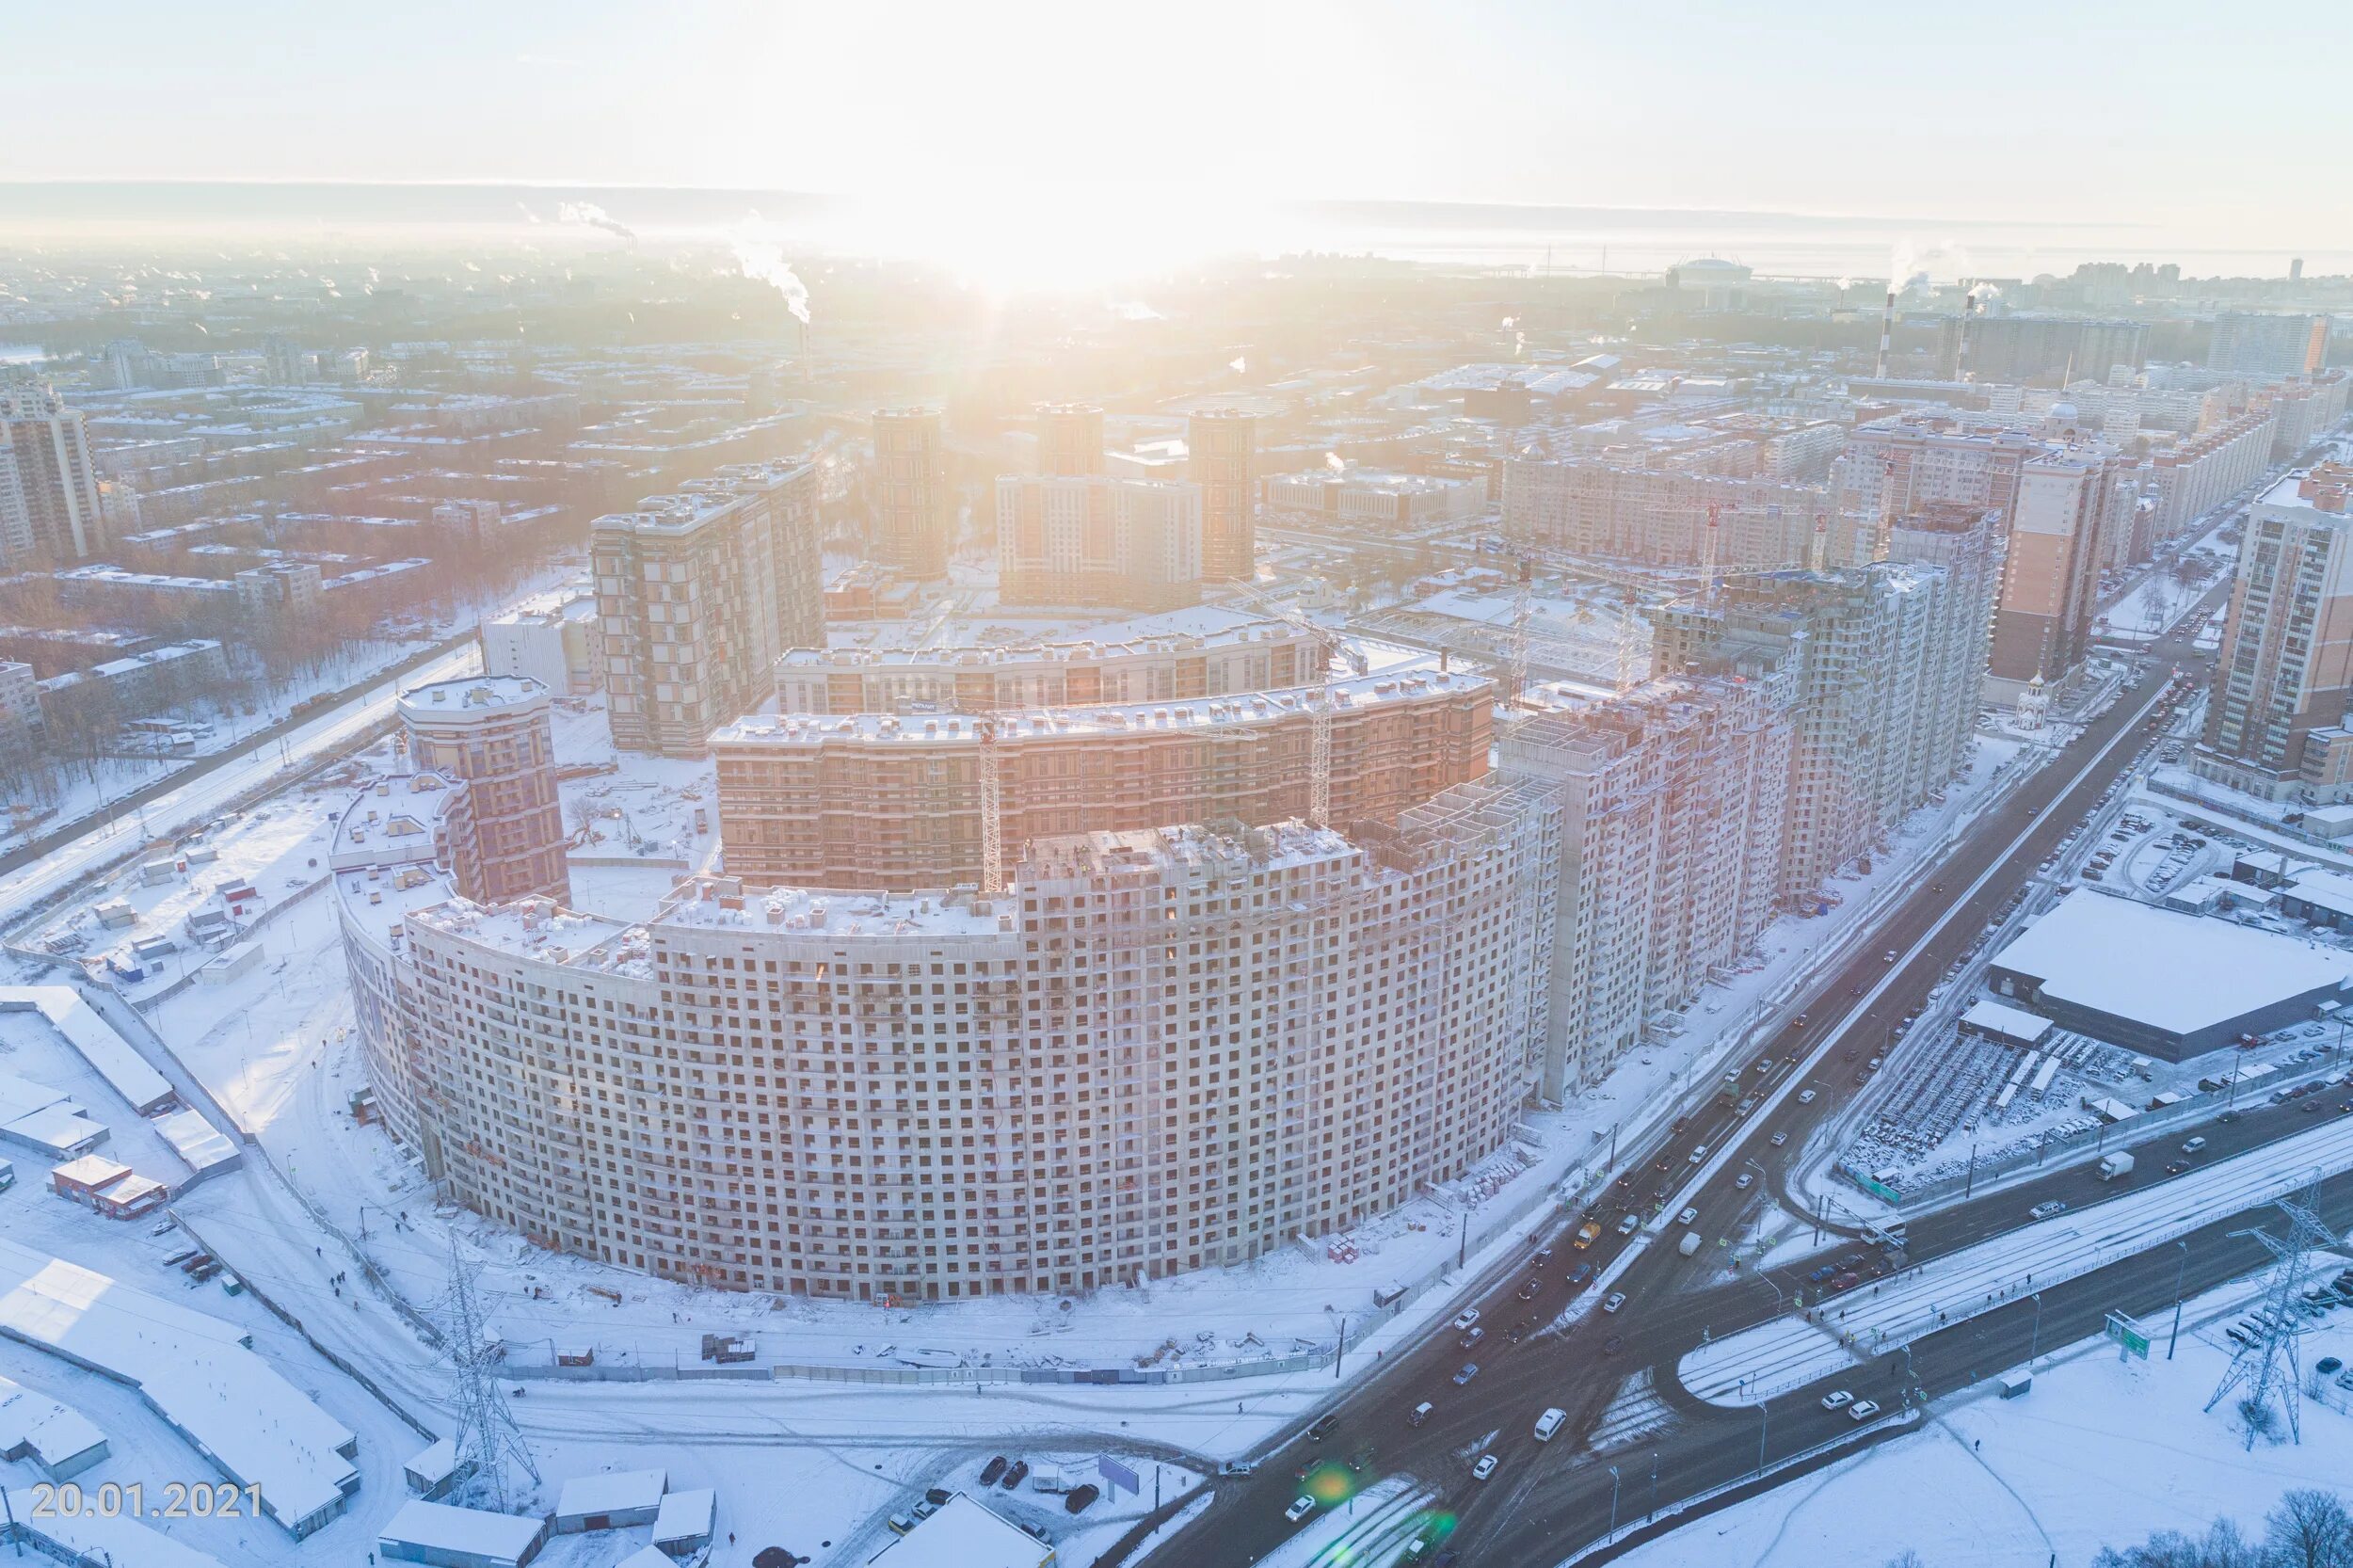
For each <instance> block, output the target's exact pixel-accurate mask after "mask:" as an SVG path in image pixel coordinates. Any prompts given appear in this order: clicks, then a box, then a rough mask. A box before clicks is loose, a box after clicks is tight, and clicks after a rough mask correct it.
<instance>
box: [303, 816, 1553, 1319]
mask: <svg viewBox="0 0 2353 1568" xmlns="http://www.w3.org/2000/svg"><path fill="white" fill-rule="evenodd" d="M1557 822H1558V815H1557V810H1556V809H1555V808H1554V804H1553V798H1552V792H1549V791H1547V790H1545V789H1542V788H1539V787H1536V786H1534V785H1531V784H1528V783H1520V782H1513V781H1507V780H1496V779H1482V780H1481V781H1479V782H1477V783H1474V784H1469V785H1465V786H1463V787H1462V788H1460V789H1458V790H1452V791H1449V792H1445V793H1442V794H1441V795H1439V796H1438V798H1436V799H1434V800H1432V801H1430V802H1427V803H1425V804H1423V805H1421V806H1418V807H1417V808H1414V809H1413V810H1411V811H1409V812H1407V813H1405V815H1404V817H1403V820H1401V821H1400V822H1399V823H1398V824H1395V826H1393V827H1389V828H1373V829H1370V830H1369V831H1366V832H1363V833H1360V834H1358V835H1357V836H1355V837H1354V838H1350V837H1343V836H1342V835H1341V834H1340V833H1338V832H1336V831H1332V830H1329V829H1323V828H1313V827H1308V826H1306V825H1305V824H1297V823H1289V824H1275V825H1273V826H1269V827H1266V828H1260V829H1253V830H1245V831H1241V832H1239V833H1230V832H1218V831H1215V830H1211V829H1207V828H1201V827H1192V826H1172V827H1161V828H1155V829H1147V830H1141V831H1136V832H1128V833H1095V834H1084V835H1078V836H1072V837H1063V838H1056V839H1051V840H1041V841H1039V842H1037V843H1035V844H1033V845H1031V846H1030V847H1029V849H1028V852H1027V853H1026V854H1024V855H1022V856H1019V857H1018V860H1017V862H1016V864H1014V865H1013V866H1012V867H1011V868H1009V869H1010V870H1011V872H1012V876H1011V884H1010V886H1009V888H1007V890H1006V892H1005V893H1004V894H1003V896H1001V897H1000V898H996V899H992V900H985V901H984V900H976V899H974V898H973V897H972V895H971V894H970V893H969V892H968V891H959V892H951V893H948V894H944V895H943V894H938V893H930V894H916V895H897V896H892V895H883V894H865V895H860V896H858V897H855V898H845V897H842V896H840V895H838V894H835V895H811V894H810V893H808V892H807V891H806V890H802V889H795V888H759V887H754V886H750V885H747V884H745V883H743V882H740V881H737V880H734V879H730V878H709V877H706V878H699V879H696V880H694V881H691V882H688V883H686V884H685V885H683V886H682V887H680V888H679V889H678V890H677V891H676V892H674V893H673V894H672V895H671V897H670V898H669V899H667V900H666V901H664V904H663V905H662V907H661V908H660V910H659V911H658V912H656V913H655V914H654V915H653V916H652V918H650V919H648V920H645V921H643V922H639V923H625V922H622V921H618V920H604V919H600V918H597V917H592V916H585V915H577V914H572V913H568V912H566V911H563V910H560V909H558V908H556V907H554V906H553V905H552V904H544V903H539V902H536V901H535V902H531V903H526V904H522V905H520V906H510V907H509V908H508V909H506V910H504V911H498V912H495V913H493V912H488V911H485V910H484V909H482V908H481V907H480V906H479V905H477V904H473V903H472V902H469V901H465V900H462V899H460V900H451V899H450V898H449V896H448V892H447V889H446V888H445V887H443V886H441V885H440V882H439V879H438V878H436V877H434V876H433V875H432V874H431V873H430V872H428V871H421V870H420V868H419V867H418V866H417V865H416V864H415V863H414V861H413V859H410V860H408V861H407V862H406V863H404V864H402V865H400V866H399V867H398V868H397V869H396V870H392V871H389V872H388V871H387V870H385V869H371V868H369V867H366V866H364V865H361V864H359V863H357V862H356V860H355V859H353V858H350V857H346V856H342V855H339V856H338V858H337V871H336V876H335V884H336V891H337V896H338V900H339V916H340V919H341V920H342V923H343V928H344V944H345V952H346V954H347V956H348V958H349V961H350V965H351V968H352V975H353V985H354V993H355V999H356V1002H357V1008H358V1014H359V1018H360V1033H361V1041H362V1047H363V1049H364V1052H365V1057H366V1061H367V1063H368V1070H369V1076H370V1080H371V1082H373V1083H374V1085H375V1087H376V1095H377V1097H378V1100H379V1102H380V1105H381V1109H382V1111H383V1112H384V1118H385V1124H386V1126H387V1127H389V1128H392V1129H393V1130H394V1131H395V1132H396V1133H397V1135H398V1136H399V1137H400V1138H401V1139H402V1141H403V1142H404V1143H405V1144H408V1146H409V1147H410V1148H411V1149H412V1150H413V1151H414V1152H415V1154H416V1156H417V1158H418V1159H419V1160H420V1161H421V1162H422V1163H423V1165H424V1170H425V1173H426V1174H427V1176H429V1177H431V1178H432V1179H433V1180H434V1181H435V1182H437V1183H440V1184H442V1187H443V1190H444V1191H446V1192H448V1193H449V1195H450V1196H451V1197H453V1198H454V1199H455V1200H456V1201H457V1202H459V1203H462V1204H464V1205H466V1206H467V1207H469V1208H472V1209H474V1210H475V1211H476V1212H478V1213H480V1214H482V1215H484V1216H486V1217H488V1219H490V1220H492V1221H493V1222H495V1223H498V1224H504V1225H507V1226H510V1227H512V1228H514V1229H516V1230H520V1232H522V1233H523V1234H525V1235H527V1236H529V1237H530V1238H532V1240H535V1241H536V1242H537V1243H538V1244H539V1245H541V1246H545V1247H549V1248H552V1249H553V1250H556V1251H560V1252H566V1253H570V1254H574V1255H577V1256H583V1257H588V1258H593V1259H595V1260H597V1261H599V1262H600V1263H607V1264H612V1265H615V1266H616V1267H621V1268H628V1269H636V1270H642V1271H644V1272H648V1273H652V1274H656V1275H660V1276H663V1277H665V1278H671V1279H680V1280H689V1281H693V1282H695V1283H696V1284H699V1285H706V1286H712V1287H718V1288H731V1289H742V1290H762V1291H773V1292H778V1293H783V1294H790V1295H809V1296H823V1297H830V1298H834V1299H840V1300H853V1301H877V1302H879V1301H883V1300H887V1299H895V1300H899V1301H936V1300H955V1299H961V1298H968V1297H976V1296H995V1295H1002V1294H1008V1293H1025V1294H1026V1293H1040V1294H1043V1293H1046V1292H1066V1291H1077V1290H1088V1289H1097V1288H1105V1287H1110V1286H1113V1285H1128V1284H1133V1283H1135V1282H1137V1281H1139V1280H1144V1279H1152V1278H1159V1277H1163V1276H1166V1275H1170V1274H1174V1273H1178V1272H1184V1271H1187V1270H1193V1269H1201V1268H1207V1267H1212V1266H1221V1265H1227V1264H1235V1263H1241V1262H1244V1261H1247V1260H1248V1259H1251V1258H1254V1257H1257V1256H1265V1255H1267V1254H1269V1253H1273V1252H1274V1251H1276V1250H1278V1249H1280V1248H1282V1247H1285V1246H1288V1245H1292V1244H1295V1243H1296V1242H1297V1241H1299V1240H1301V1239H1303V1238H1312V1237H1321V1236H1325V1235H1329V1234H1331V1233H1333V1232H1336V1231H1340V1230H1344V1229H1346V1228H1348V1227H1350V1226H1353V1225H1355V1224H1359V1223H1360V1222H1362V1221H1364V1220H1366V1219H1367V1218H1369V1217H1371V1216H1374V1215H1377V1214H1380V1213H1382V1212H1383V1211H1385V1210H1387V1209H1391V1208H1395V1207H1396V1206H1398V1205H1399V1204H1401V1203H1403V1202H1405V1201H1406V1200H1407V1199H1408V1198H1410V1197H1412V1196H1413V1195H1414V1194H1416V1193H1417V1192H1424V1191H1426V1190H1427V1189H1428V1188H1429V1187H1430V1185H1431V1184H1433V1183H1436V1182H1444V1181H1447V1180H1450V1179H1452V1178H1454V1177H1456V1176H1461V1175H1463V1174H1464V1173H1465V1172H1466V1171H1468V1170H1470V1169H1471V1168H1472V1167H1473V1166H1474V1165H1475V1164H1477V1162H1478V1161H1480V1160H1484V1159H1486V1158H1487V1157H1488V1156H1490V1155H1491V1154H1493V1153H1494V1152H1495V1151H1496V1150H1497V1148H1499V1147H1501V1146H1502V1145H1503V1144H1505V1143H1506V1141H1507V1140H1508V1139H1509V1138H1510V1137H1511V1134H1512V1130H1513V1126H1514V1124H1515V1122H1516V1120H1517V1118H1518V1116H1519V1115H1520V1113H1521V1110H1522V1107H1523V1105H1524V1103H1525V1101H1526V1099H1527V1096H1528V1095H1529V1091H1530V1090H1531V1088H1533V1087H1534V1085H1535V1080H1536V1076H1537V1069H1538V1065H1539V1053H1540V1051H1541V1049H1542V1047H1543V1042H1544V1039H1545V1033H1546V1028H1547V1024H1546V1018H1545V1003H1546V992H1545V986H1544V984H1543V983H1542V978H1543V976H1545V974H1546V973H1547V972H1548V970H1549V968H1550V952H1549V944H1550V942H1551V940H1552V936H1553V932H1554V929H1555V925H1556V919H1555V911H1554V908H1553V902H1552V891H1551V889H1552V888H1553V886H1554V881H1553V876H1552V871H1553V868H1554V867H1555V866H1556V865H1557V863H1558V860H1559V846H1558V841H1557ZM522 997H547V998H560V999H563V1000H564V1002H565V1005H563V1006H560V1007H559V1006H555V1005H548V1006H539V1005H536V1004H531V1005H516V1004H515V999H517V998H522ZM1161 998H1166V999H1167V1005H1165V1006H1163V1005H1161V1002H1160V1000H1159V999H1161ZM1138 999H1147V1000H1143V1001H1139V1000H1138ZM1048 1073H1050V1074H1052V1075H1054V1076H1056V1077H1058V1078H1059V1079H1061V1080H1063V1081H1062V1083H1061V1084H1059V1085H1058V1086H1057V1087H1055V1088H1054V1090H1053V1091H1052V1092H1051V1094H1050V1095H1049V1094H1047V1093H1045V1092H1043V1091H1040V1090H1036V1089H1034V1088H1033V1087H1032V1079H1033V1078H1034V1079H1035V1080H1036V1081H1038V1082H1044V1081H1046V1076H1045V1075H1047V1074H1048ZM738 1075H748V1076H749V1077H750V1078H751V1080H753V1081H755V1082H760V1083H763V1084H767V1085H770V1089H769V1090H768V1091H765V1092H763V1096H762V1097H763V1098H767V1097H773V1099H774V1101H775V1105H774V1107H773V1111H771V1110H762V1111H760V1112H758V1114H754V1113H753V1112H750V1111H749V1110H747V1109H738V1108H737V1107H735V1106H733V1105H732V1104H730V1103H729V1100H730V1098H731V1096H733V1095H734V1093H735V1092H734V1091H732V1090H728V1089H723V1088H721V1087H720V1085H721V1084H722V1083H728V1082H731V1081H732V1080H733V1078H734V1077H736V1076H738ZM827 1084H830V1085H832V1087H831V1088H826V1087H824V1085H827ZM845 1098H846V1099H849V1100H855V1101H857V1102H859V1103H861V1104H866V1105H870V1106H872V1105H879V1104H885V1103H888V1104H889V1105H891V1106H893V1107H894V1108H895V1113H894V1114H893V1115H891V1116H888V1117H884V1118H881V1119H874V1118H853V1120H854V1121H855V1123H856V1128H857V1130H856V1131H855V1132H850V1131H847V1130H845V1123H844V1121H843V1112H842V1110H841V1107H840V1103H839V1102H840V1101H841V1100H843V1099H845ZM747 1103H748V1102H747ZM967 1120H968V1121H969V1122H970V1123H971V1124H972V1125H971V1128H970V1129H969V1130H968V1131H966V1132H962V1133H960V1134H958V1135H957V1136H953V1137H952V1136H949V1135H948V1134H947V1133H946V1131H945V1130H944V1129H945V1128H951V1127H958V1128H960V1127H962V1125H963V1123H964V1122H965V1121H967ZM935 1124H936V1126H935ZM967 1136H968V1137H971V1138H972V1139H973V1140H974V1143H973V1144H969V1145H968V1144H963V1143H962V1142H961V1139H962V1138H963V1137H967ZM852 1139H855V1140H856V1142H855V1143H852V1142H851V1141H850V1140H852ZM591 1149H593V1150H595V1151H596V1154H595V1157H594V1158H588V1157H587V1154H586V1152H585V1151H588V1150H591ZM747 1187H748V1188H750V1189H751V1190H752V1191H754V1192H757V1193H758V1194H759V1196H760V1201H759V1202H753V1201H751V1199H750V1198H749V1197H748V1196H746V1195H745V1192H744V1189H746V1188H747Z"/></svg>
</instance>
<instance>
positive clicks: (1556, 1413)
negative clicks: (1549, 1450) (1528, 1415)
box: [1536, 1408, 1569, 1443]
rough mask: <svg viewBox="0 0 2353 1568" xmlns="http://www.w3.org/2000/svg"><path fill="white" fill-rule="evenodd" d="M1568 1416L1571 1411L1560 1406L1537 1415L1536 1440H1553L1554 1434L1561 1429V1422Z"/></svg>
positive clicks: (1546, 1441)
mask: <svg viewBox="0 0 2353 1568" xmlns="http://www.w3.org/2000/svg"><path fill="white" fill-rule="evenodd" d="M1568 1418H1569V1413H1568V1412H1567V1411H1565V1410H1561V1409H1558V1408H1555V1409H1552V1410H1547V1411H1545V1413H1544V1414H1543V1415H1542V1416H1537V1417H1536V1441H1537V1442H1539V1443H1549V1442H1551V1441H1552V1434H1553V1433H1554V1432H1559V1431H1560V1430H1561V1422H1563V1421H1565V1420H1567V1419H1568Z"/></svg>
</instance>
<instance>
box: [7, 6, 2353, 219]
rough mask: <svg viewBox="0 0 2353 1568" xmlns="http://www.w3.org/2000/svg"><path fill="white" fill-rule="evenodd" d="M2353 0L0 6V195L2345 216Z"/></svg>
mask: <svg viewBox="0 0 2353 1568" xmlns="http://www.w3.org/2000/svg"><path fill="white" fill-rule="evenodd" d="M2345 14H2346V13H2345V6H2344V0H2274V3H2272V4H2269V5H2265V6H2259V7H2249V8H2238V9H2235V10H2233V9H2232V8H2216V7H2214V6H2213V5H2212V4H2210V3H2209V0H2195V3H2184V0H2137V3H2129V4H2119V3H2110V0H2088V3H2081V4H2072V5H2071V4H2068V3H2066V0H2060V3H2058V4H2052V3H2050V0H2033V3H2025V0H1977V3H1976V4H1972V5H1967V6H1959V7H1937V6H1905V5H1890V4H1886V3H1885V0H1872V3H1869V4H1864V3H1860V0H1779V3H1774V0H1686V3H1682V4H1675V3H1673V0H1653V3H1651V4H1643V5H1624V4H1618V5H1609V6H1602V5H1598V4H1590V3H1586V0H1453V3H1450V4H1449V3H1435V0H1433V3H1430V4H1405V3H1403V0H1344V3H1343V0H1183V3H1181V4H1171V3H1166V0H1094V3H1091V4H1075V3H1074V4H1064V3H1059V0H1056V3H1038V4H1025V3H1023V0H1007V3H1005V4H1000V5H983V4H974V3H972V0H956V3H952V4H950V3H936V4H904V3H892V0H840V3H836V4H825V5H807V4H796V3H791V0H765V3H748V0H667V3H664V4H655V5H648V4H645V3H644V0H630V3H627V4H623V3H621V0H568V3H565V4H560V5H559V4H549V3H544V0H462V3H461V0H398V3H396V4H385V5H370V6H364V7H362V6H359V5H355V4H344V3H325V4H322V3H320V0H233V3H232V4H230V5H228V6H203V5H189V4H186V3H185V0H115V3H107V4H89V5H28V6H22V7H11V8H9V14H8V22H7V24H6V36H7V45H6V47H7V53H8V56H10V65H11V66H12V67H13V68H14V69H12V70H10V71H8V72H6V73H5V76H0V80H5V81H6V84H7V88H8V101H9V117H8V118H9V120H10V123H11V124H13V125H14V126H15V127H16V128H17V129H16V132H15V134H13V135H11V136H8V138H7V140H6V142H5V144H0V145H4V146H5V151H0V179H125V180H136V179H151V180H152V179H240V178H242V179H256V178H258V179H272V180H279V179H323V180H360V181H506V180H513V181H525V182H579V183H585V184H687V185H737V186H757V187H775V188H786V189H796V190H821V191H838V192H848V193H854V194H860V195H867V196H875V195H886V194H887V195H892V196H895V195H898V194H901V193H904V194H905V195H908V196H915V197H932V196H939V195H946V196H949V197H952V198H955V199H958V200H965V201H968V202H972V201H984V200H998V199H999V198H1000V197H1011V198H1014V199H1016V200H1017V199H1020V198H1023V197H1026V196H1032V195H1035V194H1037V193H1039V192H1040V191H1044V190H1072V191H1082V192H1087V193H1090V195H1091V196H1092V197H1093V198H1096V199H1100V197H1101V196H1102V194H1103V193H1106V192H1113V193H1115V192H1120V191H1128V192H1132V193H1136V194H1138V195H1140V196H1141V195H1145V194H1151V195H1156V196H1160V197H1167V196H1172V195H1174V196H1178V197H1182V196H1185V195H1187V194H1189V193H1198V192H1201V191H1211V192H1215V193H1217V196H1218V199H1219V200H1227V199H1234V200H1245V201H1247V200H1269V199H1274V198H1289V197H1339V198H1400V199H1421V200H1475V201H1506V202H1521V203H1561V204H1571V205H1605V206H1641V207H1685V208H1690V207H1706V208H1731V209H1741V210H1749V211H1756V210H1768V211H1771V210H1780V211H1801V212H1810V213H1847V214H1860V215H1869V216H1898V215H1901V216H1919V217H1923V218H1927V219H1953V220H1977V219H1986V220H2036V221H2067V222H2073V223H2104V222H2132V223H2142V224H2146V223H2151V222H2158V223H2160V224H2161V226H2162V227H2164V228H2165V229H2167V230H2168V231H2169V232H2181V233H2187V232H2204V231H2208V230H2209V229H2211V230H2212V231H2213V232H2215V234H2216V237H2217V238H2218V239H2225V238H2232V237H2235V236H2233V234H2232V233H2231V232H2230V231H2232V230H2233V229H2244V228H2247V227H2251V226H2254V225H2258V224H2259V225H2261V226H2262V227H2263V228H2264V229H2265V230H2267V231H2271V232H2281V231H2282V230H2283V229H2285V230H2287V231H2290V232H2292V234H2293V237H2295V238H2297V239H2299V240H2304V239H2309V241H2310V242H2312V243H2320V244H2343V243H2346V241H2347V240H2348V239H2353V234H2346V233H2340V232H2328V231H2346V230H2353V216H2348V215H2349V214H2353V200H2347V199H2346V197H2345V183H2344V173H2343V165H2342V161H2341V160H2342V156H2343V145H2344V131H2345V124H2346V118H2345V117H2346V113H2347V102H2348V100H2347V96H2346V87H2345V78H2344V74H2343V66H2344V51H2343V49H2342V48H2341V47H2338V46H2339V45H2342V44H2343V42H2344V41H2345V38H2346V37H2347V31H2346V24H2345Z"/></svg>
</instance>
